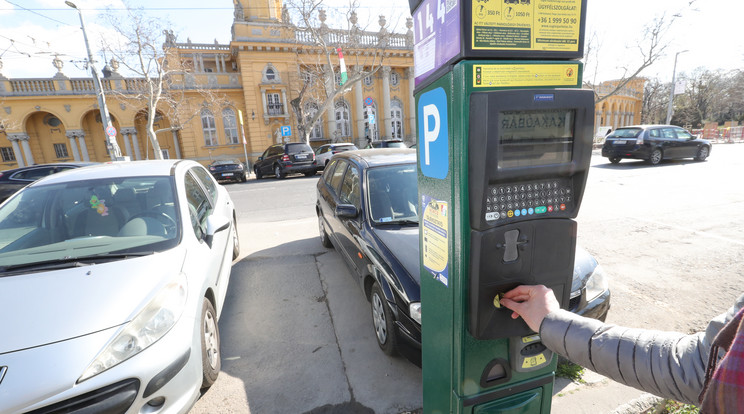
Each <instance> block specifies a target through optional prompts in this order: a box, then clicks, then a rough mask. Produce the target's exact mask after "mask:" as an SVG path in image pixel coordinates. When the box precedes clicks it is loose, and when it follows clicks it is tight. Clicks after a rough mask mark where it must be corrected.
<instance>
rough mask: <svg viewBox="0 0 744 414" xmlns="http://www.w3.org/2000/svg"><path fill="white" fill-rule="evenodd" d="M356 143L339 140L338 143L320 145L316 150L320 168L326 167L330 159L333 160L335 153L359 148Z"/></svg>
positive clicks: (316, 158) (316, 159) (316, 160)
mask: <svg viewBox="0 0 744 414" xmlns="http://www.w3.org/2000/svg"><path fill="white" fill-rule="evenodd" d="M358 149H359V148H357V146H356V145H354V144H351V143H345V142H339V143H337V144H325V145H321V146H319V147H318V149H316V150H315V162H316V163H317V164H318V168H319V169H321V170H322V169H324V168H325V166H326V165H328V161H330V160H331V157H333V156H334V155H335V154H338V153H339V152H344V151H353V150H358Z"/></svg>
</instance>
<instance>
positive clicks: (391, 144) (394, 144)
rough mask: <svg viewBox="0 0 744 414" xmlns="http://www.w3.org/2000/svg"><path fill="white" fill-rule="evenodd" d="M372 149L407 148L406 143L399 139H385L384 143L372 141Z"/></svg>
mask: <svg viewBox="0 0 744 414" xmlns="http://www.w3.org/2000/svg"><path fill="white" fill-rule="evenodd" d="M370 145H371V146H372V148H407V146H406V143H405V142H403V141H401V140H399V139H385V140H382V141H372V143H371V144H370Z"/></svg>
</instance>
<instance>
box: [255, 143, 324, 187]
mask: <svg viewBox="0 0 744 414" xmlns="http://www.w3.org/2000/svg"><path fill="white" fill-rule="evenodd" d="M253 172H254V173H255V174H256V178H257V179H261V178H263V177H264V176H265V175H274V176H275V177H276V178H280V179H281V178H284V177H286V176H287V174H305V176H306V177H310V176H313V175H315V174H317V173H318V164H317V163H316V162H315V153H314V152H313V149H312V148H310V146H309V145H307V144H305V143H303V142H292V143H289V144H276V145H272V146H270V147H269V148H267V149H266V151H264V153H263V155H261V156H260V157H258V161H256V163H255V164H254V165H253Z"/></svg>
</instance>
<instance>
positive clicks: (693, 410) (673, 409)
mask: <svg viewBox="0 0 744 414" xmlns="http://www.w3.org/2000/svg"><path fill="white" fill-rule="evenodd" d="M698 413H700V409H699V408H697V407H695V406H694V405H690V404H683V403H681V402H677V401H672V400H667V401H666V402H665V403H664V409H663V410H662V411H661V414H698Z"/></svg>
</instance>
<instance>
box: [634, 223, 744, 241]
mask: <svg viewBox="0 0 744 414" xmlns="http://www.w3.org/2000/svg"><path fill="white" fill-rule="evenodd" d="M638 221H645V222H646V223H651V224H656V225H658V226H664V227H669V228H672V229H676V230H681V231H686V232H689V233H692V234H696V235H699V236H703V237H708V238H711V239H716V240H720V241H724V242H727V243H733V244H738V245H739V246H744V241H741V240H736V239H731V238H728V237H724V236H719V235H717V234H711V233H706V232H704V231H699V230H693V229H690V228H687V227H682V226H677V225H674V224H667V223H662V222H660V221H656V220H649V219H645V218H638Z"/></svg>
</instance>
